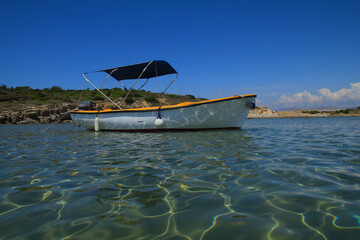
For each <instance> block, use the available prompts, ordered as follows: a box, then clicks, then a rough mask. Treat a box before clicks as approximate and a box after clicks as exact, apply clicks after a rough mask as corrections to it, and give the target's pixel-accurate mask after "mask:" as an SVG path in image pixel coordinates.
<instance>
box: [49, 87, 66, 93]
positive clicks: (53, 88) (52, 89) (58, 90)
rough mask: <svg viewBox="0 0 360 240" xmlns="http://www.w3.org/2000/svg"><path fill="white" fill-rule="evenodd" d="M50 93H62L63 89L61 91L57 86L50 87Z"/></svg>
mask: <svg viewBox="0 0 360 240" xmlns="http://www.w3.org/2000/svg"><path fill="white" fill-rule="evenodd" d="M50 91H51V92H62V91H64V89H62V88H61V87H59V86H52V87H51V88H50Z"/></svg>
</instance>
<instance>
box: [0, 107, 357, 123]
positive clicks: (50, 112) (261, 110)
mask: <svg viewBox="0 0 360 240" xmlns="http://www.w3.org/2000/svg"><path fill="white" fill-rule="evenodd" d="M75 107H76V106H75V104H61V105H60V106H58V107H56V108H50V107H49V106H46V105H43V106H40V107H39V106H38V107H34V106H29V107H28V108H25V109H23V110H20V111H13V110H7V111H3V112H1V113H0V125H26V124H52V123H72V120H71V117H70V114H69V111H71V110H73V109H74V108H75ZM327 117H360V109H354V111H353V112H351V113H350V112H349V113H335V112H318V113H309V112H306V111H284V112H277V111H274V110H271V109H268V108H266V107H257V108H256V109H255V110H250V112H249V114H248V116H247V119H280V118H327Z"/></svg>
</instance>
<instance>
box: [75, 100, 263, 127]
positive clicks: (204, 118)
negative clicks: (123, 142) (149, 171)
mask: <svg viewBox="0 0 360 240" xmlns="http://www.w3.org/2000/svg"><path fill="white" fill-rule="evenodd" d="M255 97H256V95H246V96H245V97H244V96H235V97H230V98H224V99H215V100H210V101H203V102H199V103H191V104H190V103H189V104H181V105H174V106H164V107H161V108H160V111H159V108H150V109H124V110H111V111H105V110H104V111H73V112H71V118H72V121H73V123H75V124H77V125H80V126H83V127H85V128H87V129H95V128H96V127H98V129H99V130H100V131H103V130H105V131H171V130H205V129H240V128H241V127H242V126H243V124H244V122H245V120H246V117H247V115H248V112H249V110H250V107H251V106H252V104H253V103H254V101H255ZM159 112H160V119H161V120H159V119H158V117H159ZM96 118H97V119H96ZM156 119H158V120H156ZM155 122H156V123H155ZM95 123H96V124H95ZM97 124H98V125H97Z"/></svg>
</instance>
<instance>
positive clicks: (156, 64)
mask: <svg viewBox="0 0 360 240" xmlns="http://www.w3.org/2000/svg"><path fill="white" fill-rule="evenodd" d="M146 66H148V67H147V68H146ZM145 68H146V70H145V71H144V73H143V74H142V75H141V73H142V72H143V70H144V69H145ZM114 70H115V71H114ZM98 72H106V73H108V74H110V73H111V76H112V77H113V78H115V79H116V80H118V81H120V80H126V79H138V78H139V77H140V75H141V78H153V77H158V76H163V75H167V74H172V73H177V72H176V71H175V69H174V68H173V67H172V66H171V65H170V64H169V63H168V62H166V61H163V60H157V61H150V62H144V63H138V64H134V65H129V66H123V67H116V68H109V69H105V70H100V71H98Z"/></svg>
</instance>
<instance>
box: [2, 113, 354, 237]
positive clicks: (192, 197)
mask: <svg viewBox="0 0 360 240" xmlns="http://www.w3.org/2000/svg"><path fill="white" fill-rule="evenodd" d="M47 126H48V125H16V126H0V136H1V137H0V141H1V142H0V153H1V155H0V156H1V158H0V159H1V160H0V238H1V239H360V118H359V117H346V118H345V117H344V118H310V119H262V120H260V119H253V120H251V119H250V120H247V122H246V124H245V126H244V129H243V130H240V131H205V132H169V133H112V132H99V133H95V132H91V131H86V130H84V129H81V128H78V127H74V126H72V125H71V124H58V125H54V126H53V127H52V128H50V129H49V130H48V131H46V132H41V130H42V129H44V128H46V127H47Z"/></svg>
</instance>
